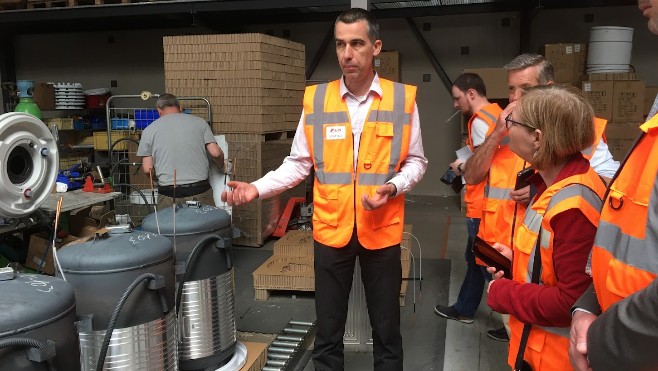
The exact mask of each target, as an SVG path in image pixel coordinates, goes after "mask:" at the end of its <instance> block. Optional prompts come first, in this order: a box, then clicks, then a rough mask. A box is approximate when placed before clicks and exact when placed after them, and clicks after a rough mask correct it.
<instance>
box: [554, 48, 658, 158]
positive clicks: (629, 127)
mask: <svg viewBox="0 0 658 371" xmlns="http://www.w3.org/2000/svg"><path fill="white" fill-rule="evenodd" d="M544 53H545V54H544V56H545V57H546V59H547V60H549V61H550V62H551V63H552V64H553V67H554V69H555V82H557V83H561V84H572V85H574V86H577V87H579V88H581V89H582V91H583V94H584V95H585V97H587V99H588V100H589V101H590V103H591V104H592V106H593V107H594V111H595V114H596V116H597V117H599V118H603V119H606V120H608V125H607V127H606V130H605V137H606V139H607V143H608V148H609V149H610V153H612V155H613V157H614V158H615V159H616V160H618V161H621V160H623V159H624V157H625V156H626V153H627V152H628V150H629V149H630V147H631V146H632V144H633V143H634V141H635V139H636V138H637V137H638V136H639V134H640V132H639V130H638V126H639V125H641V124H642V123H643V122H644V119H645V117H646V115H647V114H648V113H649V108H650V107H651V103H653V98H654V97H655V96H656V91H658V88H656V87H646V86H645V82H644V81H643V80H639V79H638V78H637V76H636V74H635V73H630V72H625V73H592V74H587V75H585V61H586V60H587V46H586V44H578V43H561V44H547V45H545V46H544ZM645 97H646V98H645Z"/></svg>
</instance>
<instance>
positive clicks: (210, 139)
mask: <svg viewBox="0 0 658 371" xmlns="http://www.w3.org/2000/svg"><path fill="white" fill-rule="evenodd" d="M208 143H216V141H215V137H214V136H213V135H212V131H211V130H210V126H209V125H208V123H206V122H205V121H203V120H202V119H200V118H199V117H196V116H193V115H188V114H185V113H170V114H167V115H165V116H162V117H160V118H159V119H157V120H155V121H154V122H153V123H152V124H151V125H149V126H147V127H146V129H144V131H143V132H142V138H141V140H140V141H139V148H138V149H137V156H140V157H145V156H151V157H153V167H154V168H155V175H156V176H157V177H158V183H159V184H160V185H162V186H169V185H173V184H174V169H176V184H189V183H194V182H199V181H202V180H206V179H208V164H209V162H208V155H207V151H206V144H208Z"/></svg>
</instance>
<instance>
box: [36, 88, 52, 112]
mask: <svg viewBox="0 0 658 371" xmlns="http://www.w3.org/2000/svg"><path fill="white" fill-rule="evenodd" d="M32 97H33V99H34V103H36V104H37V106H39V108H41V109H42V110H53V109H55V88H54V87H53V86H52V85H49V84H46V83H45V82H37V83H34V90H33V92H32Z"/></svg>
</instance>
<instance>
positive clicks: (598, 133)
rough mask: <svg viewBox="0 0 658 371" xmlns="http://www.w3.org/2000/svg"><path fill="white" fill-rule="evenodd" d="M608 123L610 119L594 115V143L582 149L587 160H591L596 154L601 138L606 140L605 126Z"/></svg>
mask: <svg viewBox="0 0 658 371" xmlns="http://www.w3.org/2000/svg"><path fill="white" fill-rule="evenodd" d="M607 125H608V120H606V119H600V118H598V117H594V144H592V145H591V146H589V147H587V148H585V149H584V150H582V151H580V153H582V155H583V157H585V158H586V159H587V161H589V160H591V159H592V156H594V151H596V147H598V146H599V142H601V140H603V141H604V142H605V138H604V136H603V135H604V134H605V127H606V126H607Z"/></svg>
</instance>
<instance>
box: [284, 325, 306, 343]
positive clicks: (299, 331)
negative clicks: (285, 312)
mask: <svg viewBox="0 0 658 371" xmlns="http://www.w3.org/2000/svg"><path fill="white" fill-rule="evenodd" d="M283 332H286V333H289V334H303V335H306V333H307V332H308V329H307V330H302V329H298V328H291V327H286V328H284V329H283ZM300 341H301V340H300Z"/></svg>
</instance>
